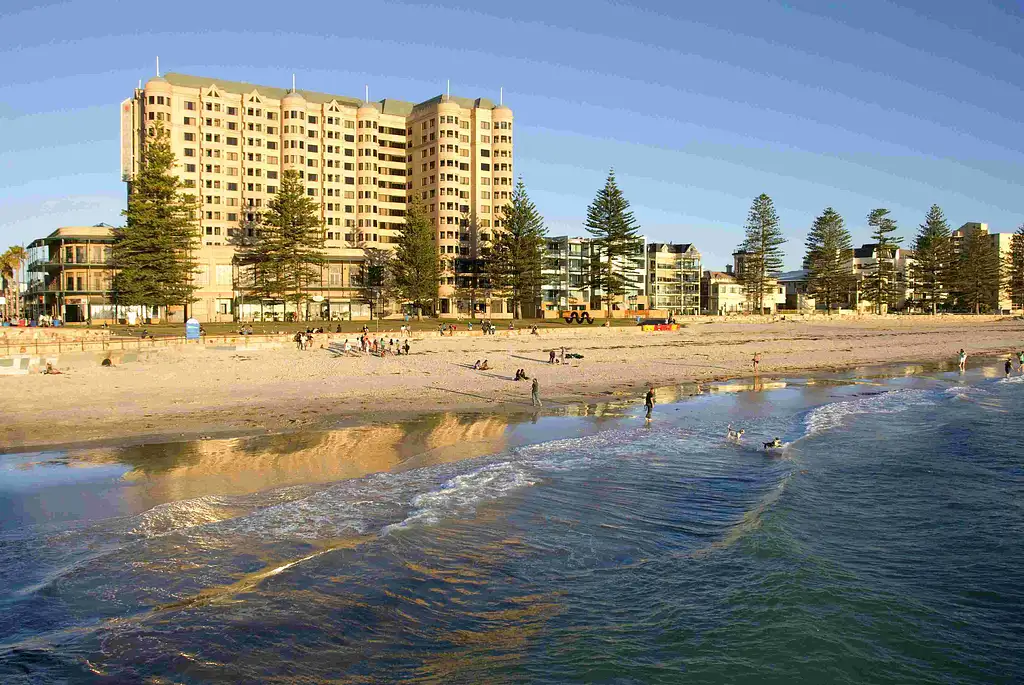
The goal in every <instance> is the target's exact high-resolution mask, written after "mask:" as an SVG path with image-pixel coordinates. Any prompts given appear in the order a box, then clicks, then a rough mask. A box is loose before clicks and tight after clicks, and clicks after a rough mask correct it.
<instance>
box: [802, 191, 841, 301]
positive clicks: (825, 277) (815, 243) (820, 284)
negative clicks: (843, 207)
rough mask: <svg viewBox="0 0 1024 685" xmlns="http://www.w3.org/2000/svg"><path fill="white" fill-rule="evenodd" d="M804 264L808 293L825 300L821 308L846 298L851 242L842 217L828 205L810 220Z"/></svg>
mask: <svg viewBox="0 0 1024 685" xmlns="http://www.w3.org/2000/svg"><path fill="white" fill-rule="evenodd" d="M805 246H806V248H807V253H806V256H805V257H804V264H805V265H806V268H807V270H808V294H810V295H813V296H814V297H815V298H816V299H818V300H821V301H823V302H824V303H825V309H826V310H827V311H832V309H833V307H835V306H836V305H838V304H840V303H841V302H842V301H843V300H844V299H846V296H847V294H848V293H849V292H850V288H851V287H852V285H853V274H852V272H851V269H850V264H851V263H852V259H853V243H852V240H851V238H850V232H849V231H848V230H846V226H845V225H844V223H843V217H841V216H840V215H839V213H838V212H836V210H834V209H832V208H831V207H826V208H825V211H824V212H822V213H821V215H820V216H819V217H818V218H816V219H815V220H814V225H813V226H812V227H811V232H810V233H809V234H808V236H807V241H806V243H805Z"/></svg>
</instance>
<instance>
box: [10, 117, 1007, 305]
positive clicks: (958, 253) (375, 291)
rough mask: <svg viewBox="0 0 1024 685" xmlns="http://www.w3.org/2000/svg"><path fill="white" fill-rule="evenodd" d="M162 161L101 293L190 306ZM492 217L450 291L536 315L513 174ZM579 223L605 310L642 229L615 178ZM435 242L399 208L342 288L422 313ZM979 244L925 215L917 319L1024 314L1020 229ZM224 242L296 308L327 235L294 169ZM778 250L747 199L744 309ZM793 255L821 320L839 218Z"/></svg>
mask: <svg viewBox="0 0 1024 685" xmlns="http://www.w3.org/2000/svg"><path fill="white" fill-rule="evenodd" d="M174 162H175V158H174V154H173V152H172V151H171V146H170V140H169V135H168V132H167V130H166V129H165V128H163V127H162V126H159V125H158V126H157V127H156V129H155V131H154V134H153V136H152V137H151V138H150V139H149V140H148V141H147V143H146V146H145V154H144V155H143V157H142V163H141V165H140V168H139V171H138V173H137V175H136V177H135V179H134V180H133V181H132V182H131V184H130V186H129V195H128V207H127V209H126V210H124V212H122V214H123V216H124V219H125V221H124V225H123V226H122V227H120V228H117V229H115V231H114V243H113V249H112V264H111V266H112V267H113V269H114V270H115V276H114V279H113V284H112V289H113V291H114V292H115V294H116V298H117V301H118V303H119V304H122V305H148V306H163V307H166V306H180V305H185V306H187V305H188V304H190V303H191V302H192V301H194V297H193V294H194V293H195V291H196V290H197V286H196V284H195V279H194V274H195V273H196V261H195V251H196V249H197V247H198V242H199V238H198V235H199V232H198V228H197V221H198V219H197V218H198V216H199V208H200V205H199V199H198V198H197V197H196V196H194V195H192V194H191V193H190V192H188V191H186V190H185V188H184V184H183V183H182V182H181V180H180V179H179V178H178V177H177V176H176V175H175V174H174V173H173V166H174ZM889 214H890V213H889V210H887V209H884V208H878V209H874V210H872V211H871V212H870V213H869V214H868V217H867V221H868V225H869V226H870V227H871V228H872V234H871V238H872V240H873V241H874V245H875V255H876V258H875V259H874V260H873V262H872V263H870V264H868V266H867V269H865V273H864V275H863V278H862V285H861V286H860V287H861V290H862V294H863V297H864V298H865V299H867V300H868V301H870V302H871V303H872V304H873V305H874V307H875V310H876V311H877V312H879V313H881V312H883V311H886V310H889V309H891V308H892V307H894V306H895V305H896V303H897V294H896V280H897V279H896V277H895V276H896V274H895V253H896V249H897V248H898V247H899V246H900V244H901V242H902V238H898V237H896V236H895V235H894V233H895V232H896V230H897V224H896V221H895V220H894V219H893V218H892V217H891V216H890V215H889ZM503 221H504V225H503V227H502V228H501V229H500V230H494V231H493V233H492V240H491V241H490V244H489V245H486V246H483V247H482V248H481V249H480V250H479V253H478V254H477V255H474V257H475V258H474V259H470V260H463V263H462V264H461V265H460V266H461V268H460V272H459V282H458V283H457V285H456V293H457V295H458V296H459V297H460V298H462V299H465V300H468V301H470V302H471V308H474V309H475V307H474V305H475V302H476V301H479V300H480V299H482V298H483V297H485V296H488V295H490V296H495V295H500V296H502V297H504V298H506V299H508V300H510V301H511V302H512V303H513V305H514V307H515V312H514V315H515V316H516V317H517V318H521V317H522V315H523V313H524V312H526V311H531V309H530V308H531V307H534V308H535V307H536V305H537V304H538V301H539V293H540V289H541V286H542V285H544V276H543V271H544V266H545V257H544V252H545V250H544V239H545V236H546V229H545V226H544V220H543V217H542V216H541V215H540V213H539V211H538V210H537V208H536V206H535V205H534V203H533V202H532V201H531V200H530V198H529V196H528V195H527V192H526V187H525V185H524V183H523V181H522V178H520V179H519V181H518V183H517V185H516V187H515V190H514V192H513V194H512V198H511V201H510V204H508V205H507V206H506V207H505V208H504V214H503ZM584 225H585V227H586V229H587V231H588V232H589V233H590V234H591V235H592V236H593V244H594V246H595V249H596V254H597V255H598V259H595V260H593V262H592V264H593V267H592V270H591V272H590V273H589V274H587V276H588V283H587V284H586V285H587V286H588V287H593V288H598V289H600V291H601V292H602V299H603V302H604V304H605V306H606V307H607V308H608V309H609V310H610V309H611V307H612V302H613V300H614V299H615V298H616V297H620V296H622V295H624V294H625V292H626V280H625V276H624V269H623V268H622V266H623V264H624V261H625V260H626V259H628V258H629V257H631V256H633V255H634V254H635V252H636V250H637V249H638V246H639V242H640V237H639V229H640V227H639V225H638V224H637V222H636V220H635V218H634V217H633V214H632V212H631V211H630V209H629V202H628V200H626V198H625V197H624V195H623V193H622V191H621V190H620V189H619V187H618V185H617V183H616V180H615V174H614V171H612V172H609V174H608V177H607V179H606V181H605V185H604V186H603V187H602V188H601V189H600V190H599V191H598V193H597V195H596V197H595V199H594V201H593V202H592V203H591V204H590V206H589V207H588V208H587V217H586V221H585V224H584ZM462 228H463V229H465V230H468V231H469V232H470V234H471V235H472V234H475V232H476V230H477V227H476V225H475V217H473V216H465V217H464V218H463V226H462ZM435 235H436V229H435V227H434V225H433V222H432V220H431V218H430V217H429V216H428V215H427V213H426V211H425V208H424V206H423V205H422V204H421V203H420V202H419V201H418V200H413V201H411V203H410V204H409V205H408V206H407V209H406V214H405V223H404V225H403V227H402V229H401V230H400V232H399V236H398V241H397V245H396V246H395V249H394V250H389V249H381V248H377V247H374V246H372V245H365V244H360V245H357V247H362V248H363V252H364V259H363V263H362V266H361V269H360V271H359V273H358V275H357V276H356V279H357V282H356V283H354V285H357V286H358V287H360V288H362V289H363V290H364V292H365V293H366V294H367V297H369V298H372V301H373V302H376V303H380V302H382V301H388V300H395V301H401V302H403V303H406V304H409V305H411V306H412V307H413V308H415V310H416V311H422V312H427V313H430V312H432V311H433V307H434V304H435V302H436V300H437V297H438V288H439V284H440V282H441V278H442V275H443V274H444V273H449V274H451V273H454V271H455V266H456V264H455V260H456V258H453V257H450V256H447V255H440V254H439V253H438V249H437V242H436V239H435ZM987 237H988V236H987V235H985V234H984V233H982V232H981V230H980V229H979V228H977V227H968V228H967V229H966V230H965V232H964V235H963V236H962V238H961V239H960V240H959V241H958V244H955V242H954V240H953V236H952V232H951V231H950V228H949V226H948V224H947V222H946V219H945V217H944V215H943V213H942V210H941V209H940V208H939V207H938V206H937V205H933V206H932V207H931V209H930V210H929V211H928V213H927V215H926V216H925V218H924V223H922V224H921V225H920V230H919V232H918V233H917V235H916V236H915V239H914V242H913V249H914V250H915V253H916V254H915V259H914V262H913V273H912V274H908V276H910V277H912V278H913V280H914V285H915V290H916V292H917V293H918V294H919V295H920V302H921V304H922V305H923V307H924V308H925V309H927V310H929V311H931V312H932V313H935V312H937V311H939V310H957V311H973V312H975V313H978V312H981V311H984V310H985V308H986V307H987V306H988V304H989V303H990V302H991V301H993V299H995V298H997V294H998V292H999V291H1000V289H1003V290H1005V291H1006V292H1008V293H1009V294H1010V297H1011V299H1012V302H1013V305H1014V306H1015V307H1024V226H1021V227H1020V228H1019V229H1018V230H1017V231H1016V233H1014V235H1013V237H1012V241H1011V249H1010V251H1009V253H1008V254H1007V255H1006V256H1005V258H1004V257H1002V256H1001V255H1000V254H999V252H998V249H997V248H996V247H995V246H994V245H993V244H992V243H991V242H990V241H989V240H987ZM230 241H231V243H232V244H233V245H234V247H235V260H236V264H237V265H238V266H239V270H240V273H241V274H243V278H242V279H241V282H240V284H239V285H240V289H241V290H242V291H243V292H244V293H245V295H247V296H249V297H253V298H258V299H259V300H260V301H263V300H274V299H276V300H283V301H293V302H296V303H299V302H301V301H302V300H303V299H304V298H306V297H307V294H306V293H307V290H308V288H309V286H310V284H312V283H314V282H315V281H316V279H317V278H319V277H320V275H321V267H322V265H323V264H325V263H326V254H325V232H324V229H323V226H322V225H321V222H320V219H319V216H318V212H317V207H316V204H315V202H314V201H313V200H312V199H310V198H309V197H307V195H306V193H305V190H304V187H303V184H302V181H301V179H300V177H299V175H298V173H297V172H295V171H285V172H284V174H283V176H282V179H281V183H280V186H279V189H278V192H277V193H276V194H275V196H274V197H273V199H271V200H270V201H269V202H268V204H267V207H266V210H265V211H262V212H260V213H259V214H257V215H256V216H255V217H254V220H253V221H247V222H243V223H242V224H241V225H240V226H239V228H238V229H237V230H236V231H234V236H233V237H232V238H231V240H230ZM785 243H786V238H785V236H784V235H783V232H782V228H781V225H780V221H779V217H778V214H777V212H776V211H775V207H774V204H773V202H772V199H771V198H770V197H769V196H768V195H766V194H761V195H759V196H758V197H757V198H755V199H754V201H753V203H752V205H751V208H750V211H749V213H748V216H747V221H746V225H745V236H744V240H743V242H742V243H741V245H740V246H739V250H740V251H741V252H742V253H743V255H744V258H743V261H744V265H743V270H742V273H740V274H738V276H739V280H740V281H741V283H742V284H743V286H744V288H745V292H746V294H747V298H748V300H749V302H750V305H751V309H752V310H753V311H763V309H764V307H763V305H764V296H765V295H766V294H767V293H769V292H770V289H771V288H772V287H773V286H774V279H775V277H776V276H778V275H779V273H780V272H781V271H782V266H783V252H782V247H783V245H784V244H785ZM805 248H806V253H805V257H804V263H803V266H804V268H805V269H807V271H808V281H807V292H808V294H809V295H812V296H814V297H815V298H816V299H817V300H819V301H820V302H821V303H822V304H824V306H825V308H826V309H828V310H831V309H833V308H834V307H836V306H837V305H838V304H839V303H840V302H842V301H843V299H844V298H845V297H846V296H847V295H848V293H849V292H850V291H851V290H852V289H854V288H857V287H858V282H857V281H858V276H857V275H855V274H854V272H853V270H852V268H851V264H852V261H853V244H852V238H851V235H850V232H849V230H848V229H847V228H846V227H845V224H844V220H843V217H842V216H840V215H839V213H838V212H836V211H835V210H834V209H833V208H831V207H826V208H825V209H824V211H823V212H822V213H821V215H819V216H818V217H817V218H816V219H815V220H814V222H813V225H812V227H811V230H810V233H809V235H808V236H807V239H806V243H805ZM26 259H27V254H26V253H25V250H24V248H20V247H13V248H11V249H9V250H7V252H5V253H3V255H2V256H0V270H2V271H0V273H2V274H3V275H4V276H6V278H5V283H8V284H11V283H14V284H15V287H14V288H8V290H13V291H14V292H13V293H5V294H7V295H9V296H8V298H7V300H6V301H7V302H8V304H7V311H8V313H9V312H10V311H11V309H12V307H11V304H10V303H11V301H12V298H11V297H10V295H13V299H14V301H15V302H14V310H15V311H17V302H16V301H17V296H18V293H17V291H18V288H17V287H16V280H17V273H18V272H19V271H20V267H21V265H23V264H24V262H25V261H26ZM533 311H535V309H533Z"/></svg>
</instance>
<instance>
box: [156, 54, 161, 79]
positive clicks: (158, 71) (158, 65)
mask: <svg viewBox="0 0 1024 685" xmlns="http://www.w3.org/2000/svg"><path fill="white" fill-rule="evenodd" d="M156 77H157V78H160V55H157V56H156Z"/></svg>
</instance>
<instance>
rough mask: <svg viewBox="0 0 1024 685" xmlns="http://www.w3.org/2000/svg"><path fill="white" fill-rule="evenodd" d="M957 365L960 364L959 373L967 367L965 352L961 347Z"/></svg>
mask: <svg viewBox="0 0 1024 685" xmlns="http://www.w3.org/2000/svg"><path fill="white" fill-rule="evenodd" d="M959 365H960V373H963V372H964V371H965V370H966V369H967V353H966V352H964V350H963V348H962V347H961V348H960V359H959Z"/></svg>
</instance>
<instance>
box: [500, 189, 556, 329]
mask: <svg viewBox="0 0 1024 685" xmlns="http://www.w3.org/2000/svg"><path fill="white" fill-rule="evenodd" d="M503 218H504V223H503V226H502V228H501V230H496V231H495V232H494V240H493V242H492V245H491V251H490V254H489V255H488V261H487V265H488V269H487V273H488V277H489V280H490V283H491V287H492V288H494V289H495V290H497V291H498V292H503V293H507V294H508V296H509V297H510V298H511V299H512V302H513V304H514V307H515V311H514V313H513V316H514V317H515V318H517V319H520V318H522V317H523V312H524V311H529V312H530V315H531V316H536V311H537V305H538V302H539V296H540V287H541V283H542V280H543V278H542V272H543V266H544V235H545V233H546V230H545V228H544V218H543V217H542V216H541V215H540V212H538V211H537V207H536V206H535V205H534V204H533V202H532V201H531V200H530V198H529V196H528V195H527V194H526V186H525V185H524V184H523V179H522V178H520V179H519V182H518V183H517V184H516V188H515V190H514V191H513V193H512V202H511V204H509V205H507V206H506V207H505V209H504V217H503Z"/></svg>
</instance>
